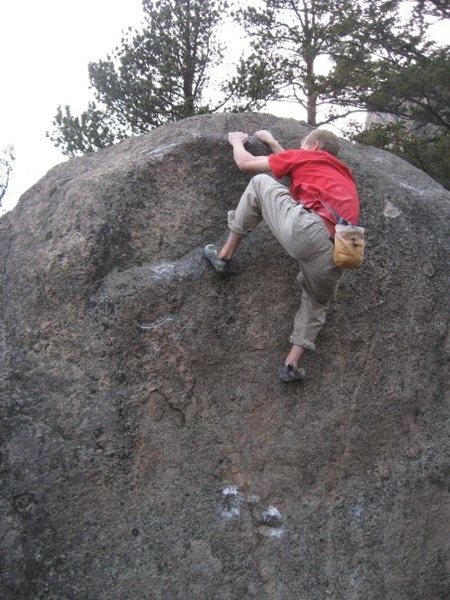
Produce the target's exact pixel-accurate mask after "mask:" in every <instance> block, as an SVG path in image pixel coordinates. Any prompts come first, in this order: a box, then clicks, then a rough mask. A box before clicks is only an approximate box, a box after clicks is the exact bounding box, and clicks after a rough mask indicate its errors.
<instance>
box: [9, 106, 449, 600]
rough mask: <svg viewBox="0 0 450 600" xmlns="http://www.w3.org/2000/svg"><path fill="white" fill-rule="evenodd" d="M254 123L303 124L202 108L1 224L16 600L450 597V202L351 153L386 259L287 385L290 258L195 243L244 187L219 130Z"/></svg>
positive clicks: (350, 293)
mask: <svg viewBox="0 0 450 600" xmlns="http://www.w3.org/2000/svg"><path fill="white" fill-rule="evenodd" d="M261 128H264V129H270V130H272V131H273V133H274V134H275V136H276V137H277V138H278V139H279V140H280V141H281V142H282V144H283V145H284V146H285V147H295V146H297V145H298V143H299V140H300V138H301V137H302V136H303V135H304V134H306V133H307V128H306V127H305V126H304V125H302V124H301V123H299V122H296V121H293V120H287V119H278V118H275V117H273V116H270V115H263V114H242V115H218V116H204V117H195V118H192V119H188V120H186V121H184V122H181V123H178V124H172V125H167V126H164V127H162V128H160V129H157V130H154V131H152V132H151V133H149V134H148V135H144V136H142V137H140V138H137V139H130V140H127V141H125V142H123V143H121V144H119V145H118V146H115V147H112V148H109V149H107V150H104V151H101V152H97V153H95V154H91V155H88V156H85V157H83V158H79V159H73V160H70V161H69V162H66V163H64V164H61V165H59V166H57V167H55V168H54V169H52V170H51V171H50V172H49V173H48V174H47V175H46V176H45V177H44V178H43V179H42V180H41V181H39V182H38V183H37V184H36V185H35V186H34V187H33V188H31V189H30V190H29V191H28V192H27V193H26V194H25V195H24V196H23V197H22V199H21V201H20V203H19V204H18V206H17V207H16V208H15V210H14V211H12V212H11V213H9V214H7V215H5V216H4V217H3V218H2V219H1V220H0V239H1V248H0V254H1V267H0V278H1V299H0V301H1V324H0V327H1V329H0V369H1V405H0V406H1V414H2V421H1V463H0V470H1V476H2V485H1V500H0V514H1V522H0V540H1V542H0V543H1V561H2V564H1V574H0V589H1V593H0V597H1V598H2V600H123V599H128V600H178V599H179V600H181V599H183V600H185V599H186V600H191V599H199V600H200V599H201V600H242V599H251V598H255V599H258V600H293V599H295V600H323V599H324V598H331V599H333V600H340V599H342V600H353V599H361V600H375V599H377V600H428V599H430V600H431V599H433V600H436V599H439V598H442V599H444V598H448V597H449V595H448V594H449V588H448V571H447V569H446V562H447V561H448V557H449V536H448V535H447V533H448V523H449V521H450V520H449V514H448V506H449V494H448V491H449V490H448V481H449V470H448V466H447V467H446V464H445V458H446V456H447V452H446V443H447V437H446V432H445V427H446V423H448V410H447V405H446V404H445V397H444V391H445V365H446V358H448V350H449V342H448V337H446V336H447V321H446V297H445V282H446V279H447V280H448V262H447V260H448V255H447V252H446V246H445V244H446V236H447V235H448V222H447V225H446V223H445V220H446V218H448V215H449V207H450V194H449V193H448V192H446V191H445V190H444V189H443V188H442V187H441V186H440V185H439V184H437V183H435V182H434V181H433V180H432V179H430V178H429V177H428V176H427V175H425V174H424V173H422V172H420V171H418V170H417V169H415V168H414V167H412V166H410V165H408V164H407V163H406V162H404V161H402V160H401V159H399V158H397V157H395V156H392V155H390V154H388V153H385V152H382V151H380V150H376V149H373V148H370V147H363V146H352V145H351V144H349V143H345V142H343V152H342V159H343V160H344V161H345V162H346V163H347V164H348V165H349V166H350V167H351V168H352V170H353V172H354V174H355V178H356V180H357V182H358V185H359V188H360V191H361V198H362V224H363V225H365V226H366V228H367V243H368V249H367V256H366V260H365V262H364V265H363V266H362V268H361V269H359V270H358V271H355V272H347V273H345V275H344V277H343V279H342V283H341V286H340V289H339V292H338V295H337V299H336V301H335V302H334V305H333V307H332V309H331V310H330V313H329V316H328V320H327V323H326V325H325V327H324V329H323V330H322V332H321V334H320V336H319V339H318V350H317V352H316V353H315V354H310V355H308V356H307V358H306V361H305V367H306V369H307V372H308V379H307V381H306V382H305V383H304V384H300V385H294V386H289V385H284V384H282V383H280V382H279V381H278V378H277V372H278V369H279V367H280V366H281V362H282V359H283V357H284V353H285V352H286V351H287V349H288V347H289V346H288V336H289V334H290V331H291V326H292V321H293V316H294V313H295V311H296V310H297V308H298V304H299V290H298V288H297V283H296V275H297V267H296V264H295V263H294V262H293V261H292V260H291V259H290V258H289V257H288V256H287V255H286V254H285V253H284V251H283V250H282V249H281V248H280V247H279V246H278V245H277V242H276V241H275V240H274V239H273V238H272V236H271V234H270V232H269V231H268V229H267V228H266V227H265V226H264V225H262V226H260V227H259V228H258V229H257V230H256V231H255V232H254V234H253V235H252V236H251V237H249V238H248V239H247V240H246V241H245V242H244V243H243V244H242V246H241V249H240V252H239V254H238V256H237V258H236V260H235V261H234V263H233V266H232V270H231V274H230V275H229V276H227V277H220V276H217V275H216V274H215V273H214V272H213V271H212V270H211V269H210V267H209V266H208V265H207V264H206V263H205V261H204V260H203V259H202V256H201V250H202V247H203V245H204V244H205V243H208V242H214V241H217V242H220V241H221V240H223V239H224V236H225V235H226V229H225V223H226V212H227V210H228V209H231V208H233V207H234V206H235V205H236V203H237V201H238V198H239V196H240V194H241V193H242V191H243V190H244V188H245V185H246V183H247V181H248V179H249V176H248V175H244V174H242V173H240V172H238V170H237V168H236V167H235V166H234V163H233V160H232V153H231V148H230V146H229V145H228V143H227V141H226V134H227V132H228V131H232V130H243V131H248V132H250V133H252V132H254V131H256V130H258V129H261ZM258 144H259V142H254V143H250V150H251V151H253V152H254V153H261V151H262V150H263V148H262V145H258ZM446 269H447V270H446ZM446 352H447V354H446Z"/></svg>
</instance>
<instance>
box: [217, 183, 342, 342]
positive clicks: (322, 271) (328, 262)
mask: <svg viewBox="0 0 450 600" xmlns="http://www.w3.org/2000/svg"><path fill="white" fill-rule="evenodd" d="M262 219H264V221H265V222H266V223H267V225H268V226H269V227H270V229H271V231H272V233H273V234H274V235H275V237H276V238H277V240H278V241H279V242H280V244H281V245H282V246H283V248H284V249H285V250H286V251H287V252H288V253H289V254H290V255H291V256H292V257H293V258H295V259H296V260H298V262H299V265H300V273H299V275H298V278H297V279H298V281H299V283H300V287H301V290H302V296H301V306H300V309H299V310H298V312H297V314H296V315H295V320H294V331H293V333H292V335H291V337H290V341H291V343H292V344H295V345H296V346H303V347H304V348H307V349H310V350H315V344H314V341H315V339H316V337H317V334H318V333H319V331H320V329H321V328H322V326H323V324H324V322H325V317H326V314H327V311H328V307H329V302H330V300H331V298H332V296H333V294H334V291H335V289H336V287H337V284H338V282H339V278H340V276H341V271H340V270H339V269H337V268H336V267H335V266H334V264H333V243H332V242H331V240H330V236H329V233H328V230H327V228H326V227H325V225H324V223H323V221H322V219H321V218H320V217H319V216H318V215H316V214H315V213H313V212H309V211H307V210H306V209H305V208H303V206H302V205H301V204H299V203H298V202H295V201H294V200H293V199H292V198H291V196H290V195H289V192H288V190H287V189H286V188H285V187H284V185H281V184H280V183H278V182H277V181H276V180H275V179H273V178H272V177H270V176H269V175H256V176H255V177H253V178H252V179H251V181H250V183H249V184H248V186H247V188H246V190H245V192H244V193H243V195H242V197H241V199H240V201H239V204H238V206H237V208H236V210H232V211H229V213H228V226H229V228H230V229H231V231H233V233H235V234H236V235H237V236H239V237H245V236H246V235H247V234H248V233H250V231H251V230H252V229H254V228H255V227H256V226H257V225H258V223H260V222H261V220H262Z"/></svg>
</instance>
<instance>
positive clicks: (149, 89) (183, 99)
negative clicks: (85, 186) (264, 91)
mask: <svg viewBox="0 0 450 600" xmlns="http://www.w3.org/2000/svg"><path fill="white" fill-rule="evenodd" d="M143 8H144V15H145V22H144V27H143V29H142V31H132V30H129V31H128V32H127V33H126V34H125V35H124V37H123V39H122V41H121V45H120V46H118V47H116V48H115V50H114V51H113V52H112V54H111V55H110V56H108V57H107V59H106V60H100V61H98V62H93V63H91V64H90V65H89V78H90V83H91V86H92V87H93V89H94V91H95V101H93V102H91V103H90V104H89V106H88V108H87V110H86V111H85V112H83V113H82V114H81V115H80V116H74V115H73V114H72V111H71V109H70V107H69V106H66V107H65V108H64V109H62V108H61V106H60V107H58V110H57V114H56V116H55V119H54V122H53V125H54V128H55V129H54V130H53V131H52V132H51V133H49V134H48V136H49V137H50V139H51V140H52V141H53V142H54V143H55V145H56V146H58V147H59V148H60V149H61V150H62V152H63V153H64V154H67V155H69V156H74V155H76V154H83V153H85V152H90V151H92V150H95V149H98V148H103V147H105V146H108V145H110V144H112V143H114V142H116V141H118V140H120V139H124V138H125V137H128V136H129V135H132V134H139V133H143V132H146V131H148V130H149V129H150V128H152V127H156V126H159V125H162V124H163V123H166V122H168V121H176V120H179V119H182V118H185V117H188V116H191V115H194V114H201V113H206V112H210V111H214V110H217V109H218V108H219V107H220V106H222V105H223V104H224V103H225V100H226V99H221V100H219V101H218V102H217V104H216V105H215V106H211V104H210V103H208V102H207V101H206V100H205V99H204V96H205V89H206V87H207V84H208V82H209V79H210V76H211V72H212V70H213V69H214V68H215V67H216V66H217V65H218V64H219V63H220V62H221V60H222V57H223V48H222V47H221V45H220V43H219V42H218V40H217V29H218V25H219V21H220V20H221V18H222V17H223V14H224V13H225V12H226V10H227V2H226V0H159V1H158V0H143Z"/></svg>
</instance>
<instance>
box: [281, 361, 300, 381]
mask: <svg viewBox="0 0 450 600" xmlns="http://www.w3.org/2000/svg"><path fill="white" fill-rule="evenodd" d="M305 377H306V374H305V371H304V369H300V368H299V367H294V366H293V365H283V368H282V369H281V371H280V380H281V381H282V382H283V383H290V382H291V381H303V380H304V379H305Z"/></svg>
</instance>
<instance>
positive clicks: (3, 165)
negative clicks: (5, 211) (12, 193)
mask: <svg viewBox="0 0 450 600" xmlns="http://www.w3.org/2000/svg"><path fill="white" fill-rule="evenodd" d="M15 158H16V157H15V154H14V146H11V145H10V146H6V148H3V150H2V151H1V152H0V206H1V204H2V200H3V197H4V195H5V194H6V190H7V189H8V185H9V179H10V177H11V173H12V169H13V163H14V160H15Z"/></svg>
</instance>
